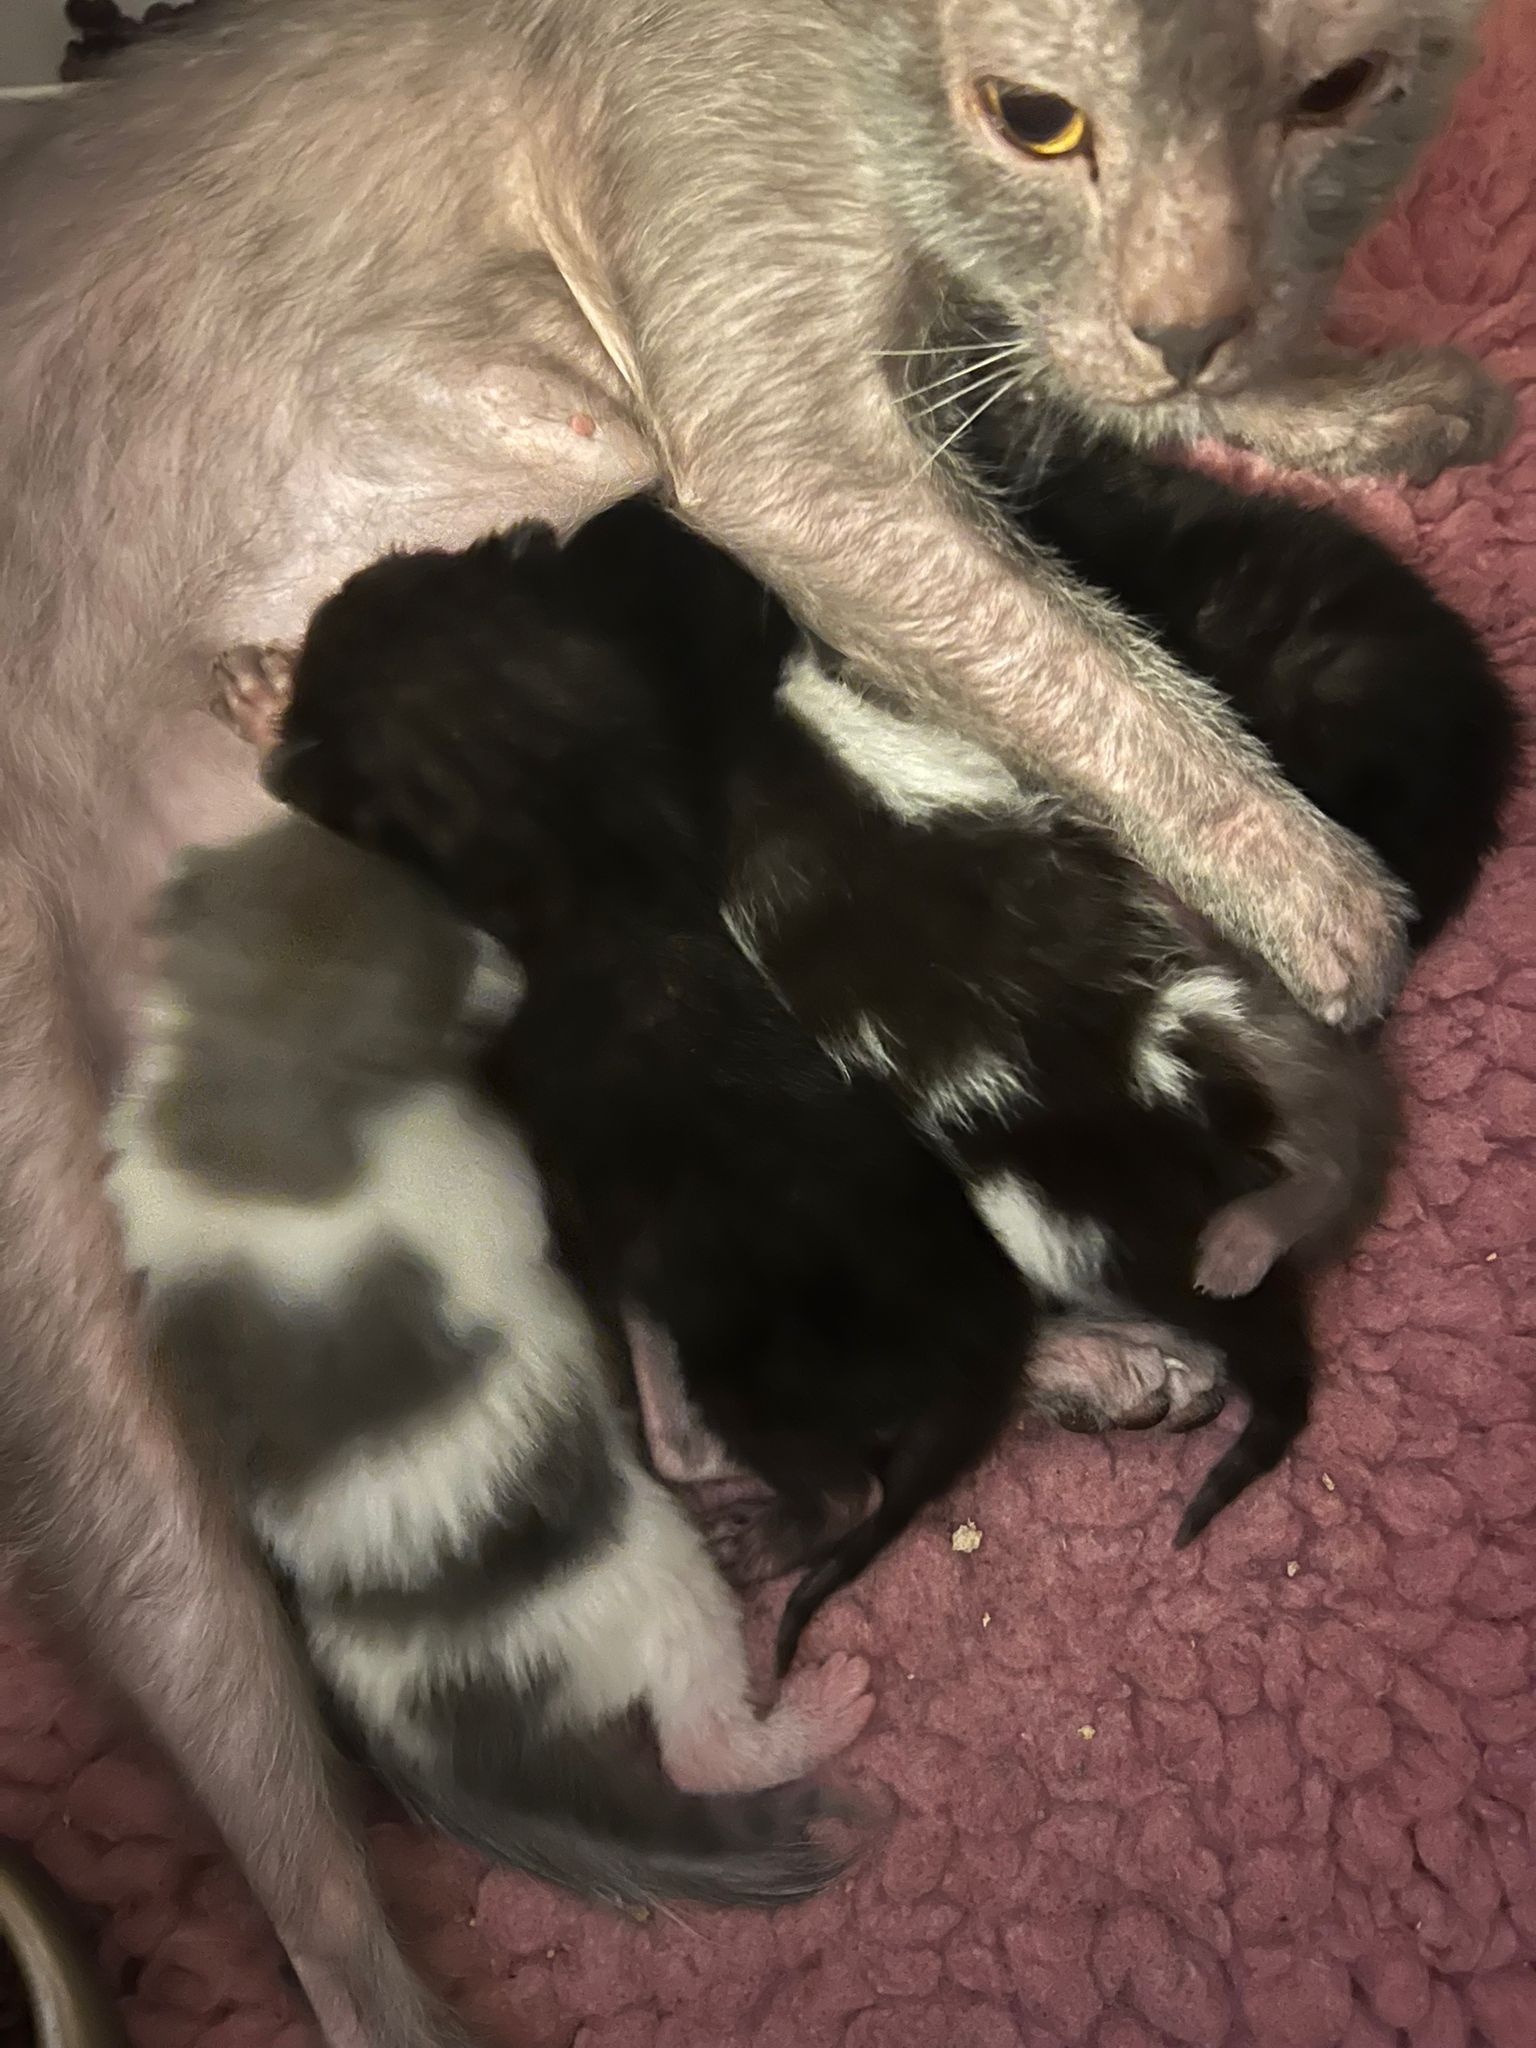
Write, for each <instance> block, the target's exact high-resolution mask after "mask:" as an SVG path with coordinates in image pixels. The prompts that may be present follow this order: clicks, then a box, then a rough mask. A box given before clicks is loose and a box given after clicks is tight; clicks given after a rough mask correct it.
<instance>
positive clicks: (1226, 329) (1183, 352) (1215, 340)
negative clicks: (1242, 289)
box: [1131, 313, 1248, 384]
mask: <svg viewBox="0 0 1536 2048" xmlns="http://www.w3.org/2000/svg"><path fill="white" fill-rule="evenodd" d="M1247 325H1248V315H1247V314H1246V313H1223V314H1222V316H1221V318H1220V319H1219V320H1207V321H1205V322H1204V323H1203V324H1202V325H1201V326H1198V327H1133V328H1132V329H1131V332H1132V334H1134V335H1135V337H1136V339H1137V340H1138V341H1144V342H1145V343H1146V344H1147V347H1148V348H1155V349H1156V350H1157V352H1158V354H1159V355H1160V356H1161V357H1162V359H1163V361H1164V362H1165V363H1166V364H1167V365H1168V374H1169V376H1170V377H1176V378H1177V379H1178V381H1179V382H1180V383H1181V384H1193V383H1194V381H1195V379H1196V378H1197V377H1198V376H1199V374H1200V372H1201V371H1202V370H1203V369H1204V368H1205V366H1206V364H1207V363H1208V362H1209V361H1210V360H1211V357H1212V356H1213V355H1215V353H1216V351H1217V349H1219V348H1220V347H1221V345H1222V343H1223V342H1225V341H1230V340H1231V339H1232V337H1233V336H1234V335H1235V334H1241V333H1242V331H1243V329H1244V328H1245V327H1246V326H1247Z"/></svg>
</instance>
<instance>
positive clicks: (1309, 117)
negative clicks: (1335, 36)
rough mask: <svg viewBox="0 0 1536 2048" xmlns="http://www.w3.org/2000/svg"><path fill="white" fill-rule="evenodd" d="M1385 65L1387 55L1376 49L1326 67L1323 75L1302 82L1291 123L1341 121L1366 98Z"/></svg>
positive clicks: (1310, 125)
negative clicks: (1364, 54) (1308, 82)
mask: <svg viewBox="0 0 1536 2048" xmlns="http://www.w3.org/2000/svg"><path fill="white" fill-rule="evenodd" d="M1386 68H1387V60H1386V58H1385V57H1384V56H1382V54H1381V53H1380V51H1376V50H1373V51H1371V52H1369V53H1368V54H1367V55H1366V56H1363V57H1351V58H1350V60H1349V62H1348V63H1347V64H1337V65H1335V66H1334V68H1333V70H1332V71H1325V72H1324V73H1323V75H1322V77H1321V78H1314V79H1313V81H1312V83H1311V84H1310V85H1307V86H1303V88H1302V90H1301V91H1300V92H1299V93H1297V95H1296V97H1295V99H1294V100H1293V101H1292V102H1291V117H1290V119H1291V126H1292V127H1293V128H1330V127H1332V126H1333V124H1334V122H1336V121H1342V120H1343V118H1344V116H1345V115H1346V114H1347V113H1348V112H1349V110H1350V108H1351V107H1355V106H1358V105H1359V103H1360V102H1361V100H1363V99H1364V98H1365V96H1366V94H1367V93H1368V92H1369V91H1370V90H1371V88H1372V87H1373V86H1374V85H1375V84H1376V83H1377V81H1378V80H1379V79H1380V77H1381V74H1382V72H1383V71H1385V70H1386Z"/></svg>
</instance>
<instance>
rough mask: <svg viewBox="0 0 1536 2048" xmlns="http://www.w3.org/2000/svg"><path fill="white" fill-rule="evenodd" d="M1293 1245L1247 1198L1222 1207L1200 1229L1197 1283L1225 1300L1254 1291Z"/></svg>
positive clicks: (1202, 1291)
mask: <svg viewBox="0 0 1536 2048" xmlns="http://www.w3.org/2000/svg"><path fill="white" fill-rule="evenodd" d="M1289 1249H1290V1247H1289V1246H1288V1245H1287V1244H1286V1242H1285V1240H1284V1238H1283V1237H1282V1236H1281V1234H1280V1232H1279V1231H1278V1230H1276V1228H1275V1227H1274V1225H1273V1223H1271V1222H1270V1220H1269V1218H1268V1217H1267V1216H1266V1215H1264V1214H1263V1212H1262V1210H1261V1209H1260V1208H1259V1207H1257V1206H1256V1205H1254V1204H1253V1203H1251V1202H1249V1201H1248V1200H1246V1199H1242V1198H1240V1199H1239V1200H1237V1201H1235V1202H1231V1203H1229V1204H1228V1205H1227V1207H1226V1208H1225V1209H1221V1210H1219V1211H1218V1212H1217V1213H1216V1215H1214V1216H1213V1217H1212V1218H1211V1220H1210V1222H1209V1223H1207V1225H1206V1226H1205V1228H1204V1230H1203V1231H1201V1233H1200V1251H1199V1256H1198V1257H1197V1259H1196V1261H1195V1285H1196V1287H1198V1288H1199V1290H1200V1292H1201V1293H1202V1294H1214V1295H1217V1296H1219V1297H1220V1298H1221V1299H1222V1300H1224V1301H1232V1300H1235V1299H1236V1298H1237V1297H1238V1296H1239V1295H1243V1294H1252V1292H1253V1290H1254V1288H1255V1287H1257V1286H1258V1284H1259V1282H1260V1281H1261V1280H1262V1279H1263V1278H1264V1276H1265V1275H1266V1274H1267V1273H1268V1271H1269V1269H1270V1268H1271V1266H1273V1265H1274V1263H1275V1261H1276V1259H1278V1258H1279V1257H1280V1256H1281V1255H1282V1253H1284V1252H1286V1251H1288V1250H1289Z"/></svg>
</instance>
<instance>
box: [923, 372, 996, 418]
mask: <svg viewBox="0 0 1536 2048" xmlns="http://www.w3.org/2000/svg"><path fill="white" fill-rule="evenodd" d="M1013 374H1014V371H1013V366H1012V364H1011V363H1004V364H1003V366H1002V367H1001V369H996V370H990V371H988V372H986V373H985V374H984V375H982V376H978V377H976V378H974V379H973V381H972V382H971V383H969V384H966V385H963V386H962V387H961V388H960V390H958V391H946V392H944V393H943V394H942V395H941V396H940V397H938V398H935V399H934V400H932V402H931V403H930V404H928V405H925V406H922V407H920V408H919V410H918V411H917V412H915V413H913V414H911V415H910V417H911V419H912V421H913V423H914V424H915V423H916V422H917V421H918V420H926V419H931V418H932V417H933V415H934V414H935V413H936V412H943V410H944V409H945V407H946V406H963V405H968V404H969V403H970V401H971V400H972V399H973V398H974V397H975V396H976V395H977V393H978V392H981V391H985V390H986V389H987V387H988V386H989V385H991V384H995V383H996V382H997V381H998V379H999V378H1000V377H1011V376H1012V375H1013Z"/></svg>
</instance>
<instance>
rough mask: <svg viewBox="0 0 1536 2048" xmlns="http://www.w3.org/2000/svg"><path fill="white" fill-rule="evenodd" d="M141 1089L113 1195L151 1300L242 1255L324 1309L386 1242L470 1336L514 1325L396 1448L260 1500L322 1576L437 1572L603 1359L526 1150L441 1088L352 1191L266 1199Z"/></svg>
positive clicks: (377, 1123)
mask: <svg viewBox="0 0 1536 2048" xmlns="http://www.w3.org/2000/svg"><path fill="white" fill-rule="evenodd" d="M141 1101H142V1098H138V1097H136V1096H135V1095H134V1094H132V1093H130V1094H128V1095H127V1096H125V1098H124V1100H123V1101H122V1102H121V1103H120V1104H119V1105H118V1107H117V1109H116V1110H115V1112H114V1114H113V1118H112V1124H111V1132H112V1142H113V1143H115V1144H116V1145H117V1147H118V1148H119V1156H118V1158H117V1159H116V1161H115V1162H114V1165H113V1168H112V1171H111V1175H110V1179H109V1190H110V1192H111V1194H112V1196H113V1199H114V1201H115V1202H116V1204H117V1208H118V1213H119V1215H120V1217H121V1219H122V1224H123V1231H124V1237H125V1250H126V1255H127V1259H128V1264H129V1267H130V1269H138V1270H142V1271H144V1272H146V1273H147V1274H148V1276H149V1286H150V1289H151V1293H152V1294H153V1293H154V1292H158V1291H159V1290H160V1289H161V1288H164V1287H167V1286H175V1285H177V1284H178V1283H181V1282H185V1281H188V1280H192V1279H195V1278H197V1277H198V1276H199V1275H212V1274H214V1273H217V1272H218V1271H219V1270H220V1269H221V1268H224V1267H227V1266H228V1265H230V1264H231V1263H232V1262H235V1261H239V1262H240V1263H242V1264H244V1265H245V1266H247V1267H250V1268H254V1269H255V1271H256V1272H257V1273H258V1274H259V1275H261V1277H262V1279H263V1281H264V1282H265V1284H266V1286H267V1287H268V1288H269V1289H270V1291H271V1293H272V1295H273V1297H274V1298H275V1299H277V1300H279V1301H286V1302H291V1303H293V1304H295V1305H296V1306H300V1307H303V1306H314V1307H316V1308H323V1307H324V1306H325V1305H326V1304H327V1303H328V1302H329V1301H331V1300H332V1299H333V1298H334V1296H335V1294H336V1292H337V1291H338V1289H339V1288H340V1287H341V1286H342V1285H343V1284H344V1283H345V1281H346V1279H347V1278H348V1276H349V1274H351V1273H352V1272H354V1271H355V1270H356V1269H357V1267H358V1266H359V1265H361V1264H362V1263H364V1262H365V1261H366V1260H367V1259H368V1258H369V1257H370V1256H371V1255H372V1254H374V1253H376V1252H378V1251H380V1250H381V1249H386V1248H389V1247H394V1246H400V1247H404V1248H405V1249H407V1250H409V1251H412V1252H415V1253H416V1254H417V1255H418V1256H419V1257H420V1258H421V1259H422V1260H423V1261H424V1262H425V1263H426V1264H427V1265H428V1266H430V1267H431V1268H432V1269H433V1270H434V1271H435V1272H437V1273H440V1274H441V1276H442V1279H443V1285H444V1313H445V1315H446V1318H447V1320H448V1322H449V1324H450V1326H451V1327H452V1329H453V1330H454V1331H455V1332H456V1333H457V1334H460V1335H462V1336H466V1337H467V1336H468V1335H469V1334H470V1333H471V1332H473V1331H476V1330H480V1329H484V1328H487V1327H488V1328H490V1329H492V1330H495V1331H499V1332H504V1333H506V1340H505V1346H504V1349H503V1350H502V1352H501V1353H500V1354H499V1355H493V1356H492V1357H491V1358H490V1359H489V1360H487V1362H486V1365H485V1367H484V1369H483V1370H482V1371H481V1373H480V1374H479V1375H478V1376H477V1377H476V1379H475V1381H474V1383H473V1384H472V1385H471V1386H468V1387H466V1388H465V1390H464V1391H463V1393H462V1394H461V1395H460V1396H459V1397H458V1398H457V1399H455V1400H453V1401H451V1402H449V1403H448V1404H446V1406H445V1407H444V1409H443V1410H442V1412H440V1413H439V1414H438V1415H437V1416H436V1417H435V1418H433V1419H432V1420H431V1421H430V1422H429V1421H427V1420H426V1419H423V1420H422V1421H421V1422H420V1423H418V1424H417V1426H415V1427H414V1428H413V1429H412V1430H411V1431H410V1432H409V1434H408V1436H407V1437H406V1438H405V1439H403V1440H402V1441H400V1442H398V1443H395V1442H387V1443H382V1444H380V1443H362V1444H357V1445H354V1446H353V1447H352V1448H351V1449H350V1450H348V1451H346V1452H344V1453H343V1454H342V1456H341V1458H340V1459H339V1461H338V1462H337V1463H335V1464H333V1465H332V1466H330V1467H329V1468H328V1469H327V1470H326V1471H325V1472H324V1473H322V1474H320V1475H318V1476H317V1477H316V1478H315V1479H314V1480H313V1481H312V1483H311V1484H310V1486H309V1487H308V1488H307V1490H306V1492H305V1493H304V1495H303V1496H302V1497H301V1498H300V1499H299V1500H298V1501H297V1502H296V1503H294V1502H285V1503H284V1505H283V1508H282V1510H281V1512H279V1511H278V1510H277V1509H276V1508H275V1507H274V1506H272V1505H271V1504H270V1503H268V1504H258V1506H257V1509H256V1521H257V1524H258V1528H259V1532H260V1534H261V1535H262V1537H263V1539H264V1540H265V1541H266V1542H268V1543H269V1544H270V1545H271V1547H272V1548H273V1550H274V1551H275V1552H276V1553H277V1554H278V1555H279V1556H280V1557H281V1558H282V1559H283V1560H284V1562H285V1563H287V1564H288V1565H289V1566H290V1567H291V1568H292V1569H293V1570H294V1571H296V1572H297V1573H299V1574H300V1575H301V1576H303V1577H305V1578H307V1579H309V1580H311V1581H312V1582H317V1583H318V1582H324V1581H326V1580H338V1579H341V1578H343V1577H345V1576H347V1574H348V1573H349V1572H355V1571H359V1570H367V1569H369V1568H374V1569H378V1570H382V1569H384V1568H385V1567H387V1568H388V1571H389V1574H390V1576H391V1577H392V1578H394V1579H395V1580H396V1581H397V1582H399V1583H409V1582H410V1581H411V1580H413V1579H418V1578H425V1577H427V1576H428V1575H429V1574H430V1573H431V1571H432V1569H433V1567H434V1565H435V1563H436V1561H437V1560H438V1559H439V1558H440V1557H442V1556H443V1555H444V1554H446V1553H449V1552H452V1551H455V1550H460V1549H463V1548H464V1547H466V1545H468V1544H469V1543H471V1542H472V1541H473V1540H474V1537H475V1535H476V1533H477V1532H478V1531H479V1530H480V1529H481V1528H482V1527H483V1526H484V1525H485V1523H486V1521H487V1520H488V1518H489V1517H490V1515H491V1514H492V1513H493V1512H494V1510H495V1506H496V1498H497V1483H498V1481H499V1480H500V1479H503V1478H504V1477H505V1475H506V1474H507V1473H508V1472H509V1471H515V1470H516V1468H517V1465H518V1463H519V1462H520V1459H521V1457H522V1456H523V1455H525V1454H526V1451H527V1450H528V1448H529V1447H531V1446H533V1445H536V1444H538V1443H539V1442H540V1441H542V1440H543V1438H544V1437H545V1436H546V1435H547V1433H548V1429H549V1427H550V1422H551V1419H552V1418H555V1417H558V1415H559V1412H560V1410H561V1409H562V1407H564V1406H565V1405H567V1403H568V1400H569V1395H570V1391H571V1389H572V1387H573V1385H579V1384H583V1383H585V1382H587V1381H588V1380H589V1378H590V1376H591V1374H592V1373H593V1372H594V1371H595V1370H596V1365H595V1351H594V1343H593V1337H592V1332H591V1327H590V1324H589V1322H588V1319H587V1316H586V1313H585V1311H584V1310H583V1308H582V1307H581V1305H580V1303H579V1302H578V1301H577V1300H576V1298H575V1296H574V1295H573V1294H572V1293H571V1291H570V1289H569V1288H568V1287H567V1285H566V1283H565V1282H564V1280H563V1279H562V1278H561V1276H560V1275H559V1273H558V1272H557V1271H556V1270H555V1269H554V1267H553V1266H552V1265H551V1264H550V1263H549V1256H548V1228H547V1224H546V1221H545V1216H544V1208H543V1198H542V1194H541V1191H540V1188H539V1184H538V1181H537V1179H536V1177H535V1175H534V1172H533V1168H532V1165H531V1163H530V1161H529V1159H528V1157H527V1154H526V1152H525V1151H524V1150H523V1147H522V1146H521V1144H520V1143H519V1142H518V1141H517V1138H516V1136H515V1134H514V1133H513V1132H512V1131H511V1130H510V1129H509V1128H508V1127H507V1126H506V1125H505V1124H504V1123H502V1122H501V1121H500V1119H498V1118H495V1117H494V1116H492V1115H491V1114H490V1113H489V1112H488V1111H486V1110H483V1109H482V1108H481V1107H480V1105H479V1104H478V1102H476V1101H475V1099H474V1098H473V1097H472V1096H471V1095H470V1093H469V1091H468V1090H462V1091H461V1090H459V1089H456V1088H452V1087H449V1086H447V1085H444V1084H434V1085H431V1086H427V1087H423V1088H420V1089H418V1090H417V1091H415V1092H414V1093H412V1094H410V1095H408V1096H406V1097H404V1098H402V1099H401V1100H399V1101H397V1102H394V1103H391V1104H389V1105H387V1106H386V1107H385V1108H384V1109H383V1110H381V1111H380V1112H378V1113H377V1114H376V1115H375V1116H374V1117H373V1118H372V1119H371V1121H370V1123H369V1125H368V1126H367V1134H366V1156H365V1161H364V1165H363V1169H362V1171H361V1173H360V1174H359V1175H358V1177H357V1179H356V1181H355V1182H354V1183H353V1185H352V1186H351V1187H349V1188H348V1190H347V1192H346V1193H345V1194H344V1195H343V1196H342V1197H341V1198H339V1199H338V1200H336V1201H334V1202H329V1203H321V1204H297V1203H287V1202H281V1201H270V1200H267V1201H264V1200H259V1199H254V1198H252V1197H249V1196H241V1195H236V1194H227V1193H223V1192H221V1191H220V1190H218V1189H214V1188H210V1187H209V1186H208V1185H207V1183H206V1182H205V1181H203V1180H201V1179H200V1178H198V1177H197V1176H195V1175H193V1174H189V1173H188V1172H186V1171H185V1169H183V1168H182V1167H180V1166H179V1165H178V1164H177V1163H176V1162H175V1161H174V1160H172V1159H168V1158H167V1157H166V1156H165V1154H164V1152H163V1149H162V1148H161V1146H160V1144H159V1141H158V1137H157V1134H156V1133H155V1131H154V1129H153V1127H152V1126H151V1125H150V1124H149V1123H148V1122H147V1120H146V1119H145V1118H144V1116H143V1114H142V1107H141ZM556 1426H558V1425H556Z"/></svg>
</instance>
